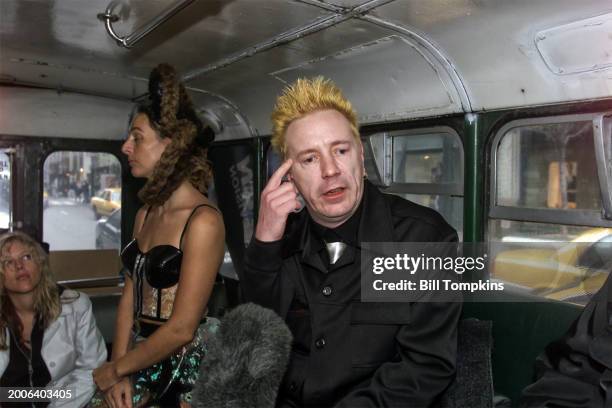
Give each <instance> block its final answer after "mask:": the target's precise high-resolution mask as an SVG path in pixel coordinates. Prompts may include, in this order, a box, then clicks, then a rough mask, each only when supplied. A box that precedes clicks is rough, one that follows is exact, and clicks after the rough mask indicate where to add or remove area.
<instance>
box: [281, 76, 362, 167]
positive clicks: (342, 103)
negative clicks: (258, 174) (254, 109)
mask: <svg viewBox="0 0 612 408" xmlns="http://www.w3.org/2000/svg"><path fill="white" fill-rule="evenodd" d="M327 109H333V110H335V111H338V112H339V113H341V114H342V115H343V116H344V117H345V118H346V120H348V122H349V124H350V127H351V131H352V132H353V136H355V139H357V141H358V142H359V124H358V123H357V113H356V112H355V109H354V108H353V105H352V104H351V103H350V102H349V100H348V99H346V98H345V97H344V95H343V94H342V91H341V90H340V88H338V86H337V85H336V84H335V83H333V82H332V81H331V80H329V79H326V78H324V77H322V76H317V77H314V78H310V79H309V78H300V79H298V80H297V81H295V82H294V83H293V84H291V85H289V86H287V87H285V89H284V90H283V93H282V95H280V96H279V97H278V98H277V99H276V105H274V110H273V111H272V139H271V143H272V146H273V147H274V149H275V150H276V151H277V152H279V153H280V154H281V155H282V156H283V157H284V156H285V154H286V152H287V145H286V143H285V132H286V131H287V128H288V127H289V125H290V124H291V123H292V122H293V121H294V120H296V119H300V118H302V117H304V116H306V115H308V114H309V113H313V112H316V111H322V110H327Z"/></svg>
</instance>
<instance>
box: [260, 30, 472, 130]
mask: <svg viewBox="0 0 612 408" xmlns="http://www.w3.org/2000/svg"><path fill="white" fill-rule="evenodd" d="M383 61H384V63H381V62H383ZM372 73H376V75H372ZM271 75H273V76H275V77H277V78H279V79H280V80H282V81H283V82H285V83H291V82H293V81H295V80H296V79H297V78H301V77H313V76H316V75H323V76H325V77H327V78H331V79H332V80H333V81H334V82H336V84H337V85H338V86H340V88H342V89H343V91H344V93H345V95H346V96H347V97H348V98H349V99H350V100H351V101H352V102H353V104H354V106H355V108H356V110H357V112H358V114H359V117H360V120H361V121H363V122H368V123H372V122H383V121H389V120H397V119H401V118H406V117H407V116H425V115H432V114H433V115H440V114H447V113H451V112H460V111H461V106H460V104H459V102H458V100H457V99H458V98H457V97H456V92H454V90H453V89H452V88H451V87H450V84H449V83H448V81H447V80H446V78H445V76H444V72H443V71H442V70H440V69H439V67H438V66H436V65H435V64H434V61H432V60H429V59H427V57H426V56H425V55H424V54H422V52H421V49H420V47H419V46H418V45H417V44H414V43H412V42H410V41H409V40H408V39H404V38H402V37H400V36H389V37H385V38H380V39H378V40H377V41H374V42H370V43H367V44H361V45H359V46H357V47H354V48H350V49H347V50H343V51H341V52H338V53H336V54H334V55H330V56H327V57H324V58H321V59H317V60H314V61H309V62H307V63H305V64H301V65H299V66H297V67H291V68H286V69H283V70H281V71H278V72H274V73H272V74H271Z"/></svg>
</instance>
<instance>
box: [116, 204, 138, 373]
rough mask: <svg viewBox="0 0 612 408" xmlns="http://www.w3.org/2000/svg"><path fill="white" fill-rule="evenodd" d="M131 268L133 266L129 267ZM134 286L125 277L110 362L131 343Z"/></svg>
mask: <svg viewBox="0 0 612 408" xmlns="http://www.w3.org/2000/svg"><path fill="white" fill-rule="evenodd" d="M145 214H146V210H145V207H141V208H140V209H139V210H138V212H137V213H136V219H135V220H134V229H133V232H132V237H136V234H137V233H138V231H140V229H141V228H142V224H143V222H144V218H145ZM131 266H132V267H133V265H131ZM133 288H134V286H133V281H132V279H131V277H128V276H126V277H125V283H124V285H123V292H122V294H121V299H120V300H119V306H118V307H117V320H116V321H115V338H114V339H113V352H112V356H111V360H112V361H115V360H118V359H119V358H121V357H122V356H124V355H125V353H127V351H128V349H129V347H130V342H131V330H132V325H133V324H134V289H133Z"/></svg>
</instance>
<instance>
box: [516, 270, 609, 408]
mask: <svg viewBox="0 0 612 408" xmlns="http://www.w3.org/2000/svg"><path fill="white" fill-rule="evenodd" d="M536 371H537V376H538V380H537V381H536V382H535V383H533V384H531V385H530V386H528V387H527V388H525V390H524V391H523V399H522V404H521V405H522V406H523V407H567V408H578V407H581V408H604V407H605V408H612V274H610V276H608V280H607V281H606V283H605V284H604V286H603V287H602V288H601V289H600V290H599V292H597V294H596V295H595V296H593V298H592V299H591V301H590V302H589V303H588V304H587V306H586V307H585V308H584V310H583V311H582V313H581V314H580V316H579V317H578V319H577V320H576V321H575V322H574V324H573V325H572V327H571V328H570V330H569V331H568V332H567V333H566V335H565V336H564V337H563V338H562V339H561V340H559V341H556V342H554V343H551V344H550V345H549V346H548V347H546V351H545V353H544V354H543V355H541V356H540V357H538V360H537V362H536Z"/></svg>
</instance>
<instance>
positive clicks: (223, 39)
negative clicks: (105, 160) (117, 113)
mask: <svg viewBox="0 0 612 408" xmlns="http://www.w3.org/2000/svg"><path fill="white" fill-rule="evenodd" d="M108 3H109V0H95V1H89V2H88V3H87V7H84V6H83V1H81V0H61V1H60V0H36V1H21V0H3V1H2V2H0V46H1V53H2V61H3V62H4V61H7V60H10V61H11V62H13V63H14V64H17V65H5V64H2V66H1V67H0V69H1V71H0V74H1V75H3V76H9V77H13V78H15V79H16V80H19V81H24V82H28V83H31V82H37V81H38V80H39V78H37V77H28V76H26V72H22V70H21V69H19V64H20V63H22V62H23V63H24V64H26V65H27V64H29V63H30V62H33V63H34V64H37V65H40V66H50V67H57V68H62V69H66V70H67V71H69V72H70V71H73V72H82V73H96V74H98V75H111V76H112V77H128V78H143V79H146V78H147V77H148V73H149V71H150V70H151V69H152V68H153V67H154V66H155V65H156V64H158V63H159V62H169V63H171V64H173V65H175V66H176V67H177V68H178V69H179V71H180V72H187V71H189V70H192V69H194V68H197V67H200V66H202V65H205V64H207V63H209V62H211V61H215V60H218V59H221V58H223V57H225V56H226V55H227V54H228V53H231V52H236V51H239V50H241V49H244V48H247V47H249V46H251V45H252V44H254V43H257V42H260V41H263V40H265V39H267V38H269V37H273V36H275V35H277V34H278V33H279V32H283V31H286V30H288V29H290V28H292V27H294V26H297V25H301V24H304V23H306V22H308V21H311V20H313V19H316V18H318V17H321V16H322V15H325V14H326V13H328V12H327V11H325V10H323V9H320V8H317V7H312V6H309V5H306V4H303V3H298V2H291V1H286V0H225V1H222V0H206V1H197V2H195V3H193V4H192V5H191V6H189V7H187V8H186V9H185V10H183V11H181V12H180V13H179V14H177V15H176V16H175V17H173V18H172V20H171V21H170V22H168V23H165V24H162V25H161V26H160V27H159V28H158V29H157V30H155V31H154V32H153V33H152V34H151V35H150V36H148V37H146V38H144V39H143V40H142V41H141V42H140V43H138V44H137V45H136V46H135V47H134V48H133V49H129V50H128V49H123V48H120V47H118V46H117V45H116V44H115V42H114V41H113V40H112V39H111V38H110V37H109V36H108V35H107V33H106V31H105V29H104V25H103V23H102V22H101V21H99V20H98V19H97V18H96V15H97V13H99V12H103V11H104V10H105V8H106V6H107V5H108ZM167 5H168V2H167V1H165V0H164V1H162V0H155V1H152V0H131V1H127V2H125V7H124V8H123V9H122V10H120V11H121V12H120V13H119V14H120V15H121V16H122V18H123V19H122V20H120V21H118V22H117V23H115V24H114V26H115V29H116V31H117V32H118V33H120V34H129V33H131V32H133V31H134V30H135V29H136V28H138V27H139V26H141V25H143V24H145V23H146V22H148V21H149V20H150V19H151V18H152V17H154V16H155V15H156V14H157V13H159V12H160V11H161V10H162V9H164V8H165V7H166V6H167ZM43 70H44V69H43ZM25 71H29V70H25ZM96 79H97V78H95V75H94V76H93V77H92V84H91V85H90V86H89V87H88V89H87V90H89V89H90V88H95V89H94V92H99V93H103V92H104V91H105V88H106V84H105V82H107V81H99V80H96ZM111 81H112V79H111ZM42 82H43V83H45V81H42ZM123 96H131V89H126V92H125V94H124V95H123Z"/></svg>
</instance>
